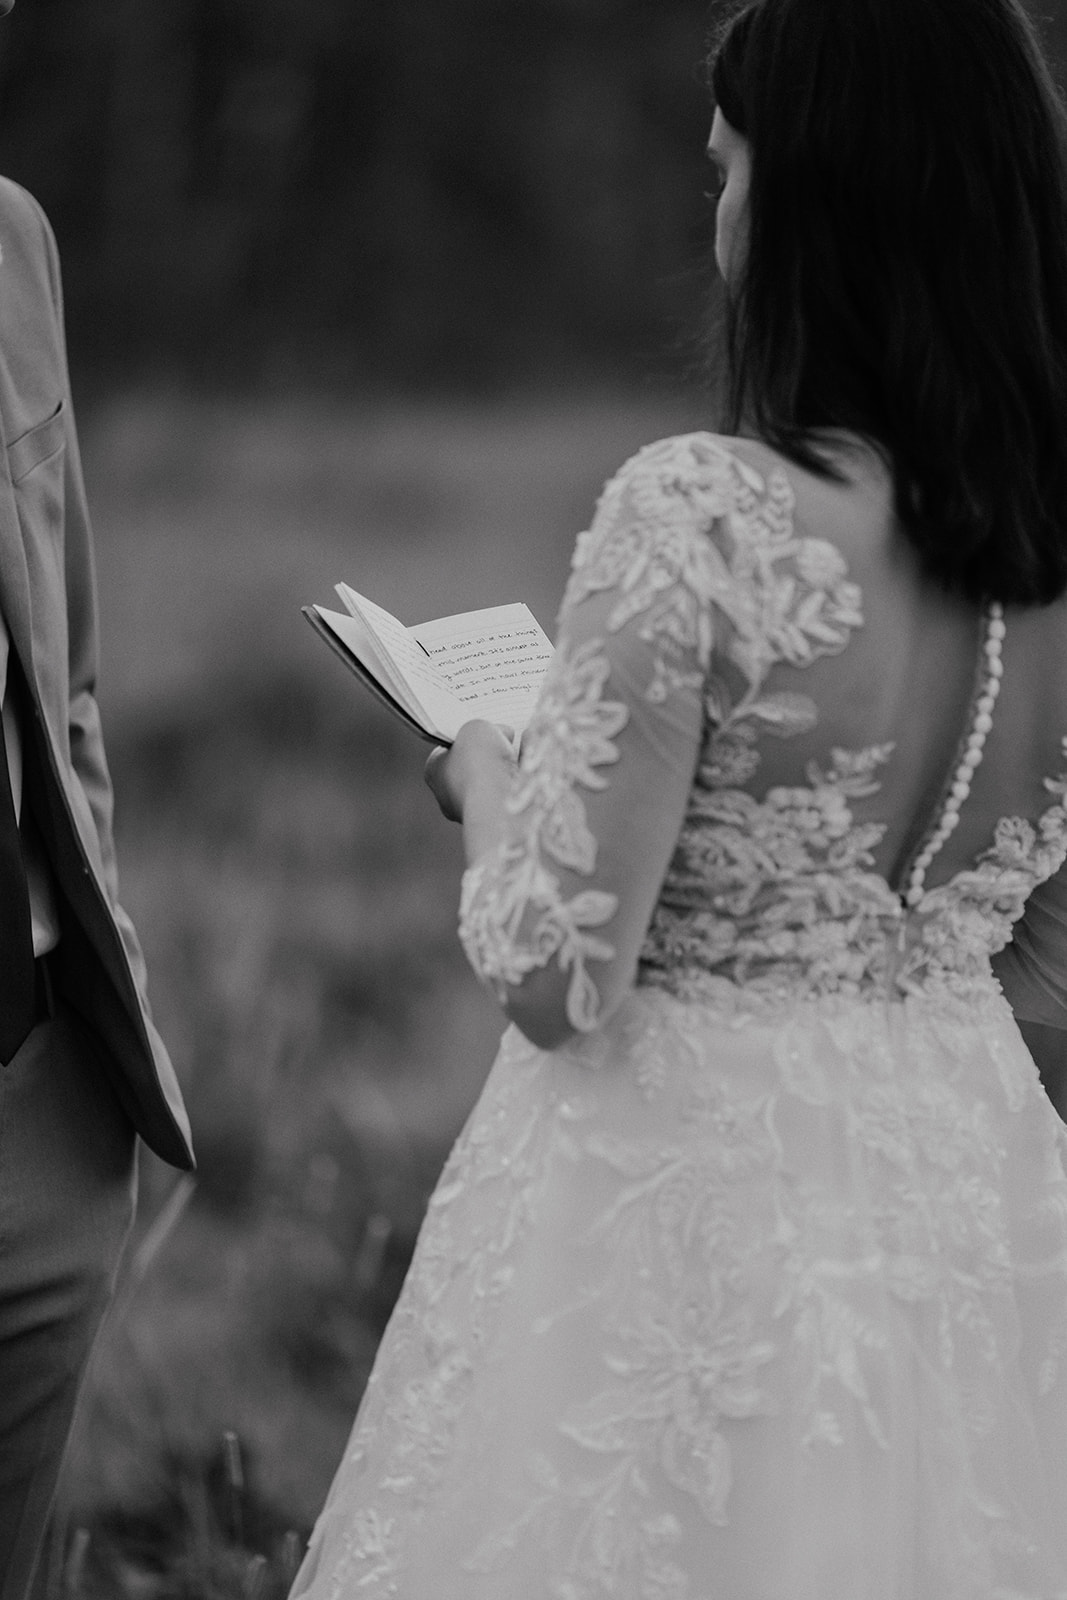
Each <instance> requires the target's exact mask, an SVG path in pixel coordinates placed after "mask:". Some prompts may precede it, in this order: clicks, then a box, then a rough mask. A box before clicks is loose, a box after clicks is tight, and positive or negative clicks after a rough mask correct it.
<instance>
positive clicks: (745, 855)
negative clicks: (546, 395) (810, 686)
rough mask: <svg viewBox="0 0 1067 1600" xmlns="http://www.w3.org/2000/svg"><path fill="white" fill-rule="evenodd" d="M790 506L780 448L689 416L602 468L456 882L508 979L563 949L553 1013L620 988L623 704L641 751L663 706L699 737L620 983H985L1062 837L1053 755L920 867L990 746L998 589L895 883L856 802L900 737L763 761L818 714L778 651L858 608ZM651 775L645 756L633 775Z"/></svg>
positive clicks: (738, 1000) (694, 990)
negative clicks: (613, 794) (951, 746)
mask: <svg viewBox="0 0 1067 1600" xmlns="http://www.w3.org/2000/svg"><path fill="white" fill-rule="evenodd" d="M793 509H794V502H793V494H792V491H791V488H790V485H789V482H788V480H787V478H786V477H785V475H784V473H781V472H777V471H776V472H774V473H772V474H771V475H769V476H768V478H767V479H766V480H764V478H763V477H762V476H761V475H760V474H759V473H758V472H757V471H755V470H754V469H753V468H752V467H751V466H750V465H748V464H747V463H746V462H744V461H742V460H741V459H740V458H739V457H738V456H737V455H736V454H735V453H733V452H732V451H730V450H729V449H727V448H726V447H725V446H724V445H723V443H721V442H720V441H719V440H717V439H715V438H714V437H712V436H710V435H706V434H696V435H690V436H687V437H683V438H677V439H670V440H666V441H664V442H661V443H659V444H655V445H651V446H649V447H648V448H647V449H645V450H643V451H641V452H640V453H639V454H638V455H637V456H636V457H635V458H634V459H633V460H632V461H631V462H629V463H628V464H627V466H626V467H624V468H623V469H622V471H621V472H620V473H619V474H618V476H617V477H616V478H615V479H614V480H613V481H612V482H611V483H610V484H609V485H608V487H607V489H606V491H605V493H604V495H603V497H602V499H601V502H600V505H599V507H598V511H597V515H596V518H595V520H594V523H593V526H592V528H591V530H590V532H589V533H587V534H585V535H583V536H582V538H581V539H580V541H579V544H578V548H577V552H576V555H575V561H574V568H573V572H572V576H571V580H570V584H569V586H568V590H567V594H566V597H565V600H564V606H563V612H562V616H561V638H560V647H559V651H558V654H557V657H556V660H555V662H554V664H553V666H552V668H551V670H550V674H549V678H548V681H547V682H546V686H545V690H544V693H543V696H542V700H541V704H540V708H539V711H538V713H537V715H536V716H535V719H534V721H533V723H532V724H531V727H530V729H529V731H528V734H527V737H526V741H525V745H524V749H523V754H522V759H521V762H520V767H519V771H518V773H517V775H516V780H515V784H514V788H513V791H512V794H511V797H510V801H509V807H508V809H509V813H510V817H511V818H512V819H513V820H512V825H511V831H510V833H509V837H508V839H507V840H506V842H505V843H504V845H502V846H501V847H500V849H499V850H498V851H497V852H495V853H494V854H493V855H491V856H490V857H488V858H486V859H484V860H483V861H481V862H479V863H478V864H477V865H476V866H475V867H474V868H473V869H472V870H471V871H470V873H469V874H468V876H467V879H466V882H465V885H464V894H463V902H462V909H461V935H462V938H463V940H464V944H465V947H466V949H467V951H468V954H469V955H470V958H471V960H472V962H473V964H474V966H475V968H476V969H477V970H478V971H479V973H480V974H481V975H482V976H483V977H484V978H485V979H486V980H488V981H489V982H490V983H492V984H493V985H494V986H495V987H496V988H497V990H498V992H499V994H500V995H501V998H504V999H506V996H507V993H508V989H509V986H512V985H516V984H519V983H521V982H522V980H523V978H524V977H525V976H526V975H527V974H528V973H530V972H531V971H534V970H536V969H539V968H543V967H546V966H548V965H550V964H556V965H558V968H559V969H560V970H561V971H562V972H565V973H566V975H567V992H566V1010H567V1017H568V1020H569V1023H570V1025H571V1026H572V1027H574V1028H575V1029H578V1030H588V1029H590V1028H592V1027H594V1026H595V1025H596V1024H597V1023H598V1021H599V1020H600V1019H601V1017H602V1016H603V1014H604V1009H603V1007H604V998H605V996H604V993H603V992H602V991H603V990H607V992H608V993H609V995H610V996H611V998H612V1000H613V999H614V998H615V997H616V996H617V994H618V993H619V992H620V988H619V983H618V981H617V980H618V974H617V973H615V974H613V973H612V970H611V969H612V966H613V964H614V965H615V966H616V967H618V966H619V964H620V961H621V962H622V964H623V965H624V966H625V965H626V964H627V963H628V962H632V959H633V958H632V955H631V956H627V955H625V954H623V955H622V956H620V941H619V940H618V939H616V938H613V936H612V935H613V930H614V929H615V928H616V926H617V924H618V921H619V918H620V907H621V903H622V902H624V901H625V899H626V897H627V895H628V893H629V894H630V897H631V899H632V898H634V895H633V893H632V892H631V885H630V883H629V881H628V876H627V871H626V866H625V864H623V865H622V867H621V868H620V867H619V865H618V863H617V861H616V863H615V865H614V867H611V866H608V867H605V864H604V862H603V859H602V858H603V854H604V851H605V848H608V849H611V848H612V847H613V841H612V838H611V830H612V826H613V823H612V815H613V814H612V812H611V809H610V807H607V806H605V804H604V802H603V798H602V797H603V795H604V792H605V790H607V789H608V788H609V787H610V786H611V785H613V784H615V783H618V782H623V781H624V780H623V777H622V775H621V772H620V770H619V763H620V759H621V755H622V753H623V747H624V745H625V741H626V739H627V738H628V737H630V731H631V729H632V728H633V724H634V721H635V718H636V717H637V716H640V718H641V721H642V735H641V736H642V738H643V740H644V743H645V745H646V746H651V747H652V750H653V756H654V754H655V741H656V737H657V733H656V729H655V727H654V726H653V727H652V731H651V732H649V731H648V729H649V726H650V725H654V724H655V721H656V719H657V717H658V718H659V720H660V721H661V722H662V724H663V727H664V728H667V729H669V730H670V732H671V734H672V735H673V734H675V733H676V732H677V729H678V727H679V725H680V724H682V723H686V728H687V732H688V735H689V737H690V738H691V739H692V741H693V752H694V755H695V767H694V769H693V775H692V779H691V783H690V785H689V790H688V794H687V796H686V799H685V804H684V811H683V813H682V815H681V817H680V826H679V827H678V828H677V830H676V844H675V847H674V848H673V851H672V852H671V853H670V856H669V860H668V861H667V862H666V863H665V868H666V870H665V872H664V873H663V874H662V877H661V881H660V883H659V884H658V885H657V892H656V895H655V901H654V904H653V905H652V906H651V907H650V914H649V915H648V916H647V918H646V920H645V924H644V928H643V935H644V936H643V938H642V939H641V940H640V944H639V949H638V950H637V969H636V981H637V982H638V984H641V985H654V986H657V987H659V988H663V989H667V990H669V991H670V992H672V993H674V994H675V995H678V996H682V997H687V996H688V997H699V998H701V999H702V1000H704V1001H714V1002H716V1003H717V1004H721V1005H722V1006H723V1007H724V1008H725V1009H727V1010H730V1011H736V1010H741V1011H743V1012H750V1011H753V1010H764V1009H766V1008H767V1007H774V1006H778V1005H780V1004H782V1003H787V1002H790V1001H793V1000H797V999H816V998H823V997H828V996H844V997H850V996H875V997H893V996H897V997H900V996H904V995H907V994H916V993H931V992H936V993H937V994H939V995H949V994H950V995H953V996H956V997H957V998H959V999H962V1000H964V1001H966V1000H968V999H971V998H974V996H975V995H976V994H977V992H979V991H982V992H990V991H992V990H993V989H995V983H994V980H993V978H992V974H991V969H990V956H991V955H992V954H993V953H994V952H996V951H997V950H999V949H1001V948H1002V947H1003V946H1004V945H1005V943H1006V942H1007V940H1008V939H1009V938H1010V935H1011V929H1012V925H1013V923H1014V922H1015V921H1016V919H1017V918H1018V917H1019V916H1020V914H1021V913H1022V910H1023V905H1024V903H1025V901H1026V899H1027V897H1028V896H1029V894H1030V893H1031V891H1032V890H1033V888H1034V886H1035V885H1036V884H1038V883H1040V882H1042V881H1043V880H1044V879H1046V878H1048V877H1050V876H1051V875H1052V874H1053V873H1055V872H1056V871H1057V869H1058V868H1059V867H1060V865H1061V863H1062V862H1063V860H1064V857H1065V855H1067V812H1065V810H1064V804H1063V802H1064V796H1065V793H1067V781H1065V778H1064V777H1062V776H1058V777H1050V778H1049V779H1048V780H1047V783H1046V787H1047V790H1048V795H1049V803H1048V805H1047V808H1046V809H1045V810H1044V812H1043V814H1041V815H1039V816H1037V817H1035V818H1033V819H1027V818H1025V817H1017V816H1012V817H1006V818H1003V819H1002V820H1001V821H1000V822H999V823H998V824H997V826H996V828H995V830H994V832H993V836H992V838H991V839H990V840H989V843H988V847H987V848H986V849H985V850H984V851H983V852H982V854H981V855H980V857H979V858H978V859H977V860H975V861H974V863H973V864H972V865H971V866H970V867H969V868H968V869H967V870H965V871H962V872H958V873H957V874H956V875H955V876H954V877H952V878H951V879H950V881H948V882H946V883H943V884H940V885H938V886H936V887H934V888H929V889H928V888H926V887H925V875H926V872H927V870H928V868H929V867H930V865H931V862H932V861H933V860H934V859H935V857H936V855H937V852H938V851H939V849H940V848H941V846H942V845H943V844H944V843H945V841H946V840H947V838H948V837H949V835H950V833H951V831H952V829H953V827H954V825H955V823H956V821H957V820H958V818H959V814H960V809H961V807H962V805H963V804H964V802H965V800H966V797H967V794H968V791H969V788H970V783H971V779H972V777H973V775H974V773H975V771H976V769H977V767H978V765H979V763H980V762H981V759H982V750H983V746H984V743H985V739H986V735H987V734H988V731H989V729H990V727H991V725H992V712H993V707H994V703H995V700H996V693H997V690H998V688H999V683H1000V677H1001V671H1002V668H1001V661H1000V647H1001V641H1002V639H1003V637H1004V633H1005V624H1004V621H1003V617H1002V614H1001V612H1000V610H999V608H996V607H994V608H992V610H991V612H990V613H989V615H988V617H987V619H986V630H985V638H984V643H983V657H982V664H983V671H982V676H981V681H980V683H979V688H978V691H977V693H976V696H975V699H974V702H973V704H972V708H971V719H970V722H969V724H968V726H967V728H966V729H965V737H964V741H963V745H962V748H961V751H960V754H959V758H958V761H957V763H956V765H955V766H954V768H953V771H952V776H951V780H950V783H949V786H948V788H947V791H946V793H945V795H944V797H943V801H942V805H941V808H940V810H939V812H938V814H937V815H935V816H934V817H933V818H932V819H931V826H930V828H929V830H928V832H927V835H926V839H925V843H924V845H923V848H922V849H921V850H920V851H919V852H918V854H917V855H915V856H914V857H913V859H912V861H911V863H910V870H909V871H908V872H907V873H906V874H905V878H904V881H903V892H898V891H897V890H896V889H895V888H894V887H892V886H891V885H890V884H889V883H888V882H887V881H886V879H885V878H884V877H883V876H880V875H879V874H878V873H877V872H876V871H875V870H873V861H874V855H873V852H874V850H875V848H876V846H877V844H878V842H879V840H880V839H881V837H882V835H883V832H884V828H885V824H884V822H883V821H879V820H877V817H876V814H875V816H870V815H869V813H870V809H871V808H870V806H869V805H868V806H867V807H866V808H865V810H866V812H867V813H868V815H865V814H862V812H863V810H864V808H863V802H865V801H869V800H870V799H871V797H876V796H877V793H878V790H879V785H880V777H881V774H882V772H883V770H884V768H885V766H886V764H887V763H888V762H889V761H891V760H892V759H893V754H894V747H893V745H892V744H883V745H873V746H869V747H867V748H862V749H847V750H846V749H830V750H828V751H827V752H826V754H825V757H824V758H823V759H819V760H815V759H813V760H811V761H810V762H809V763H808V765H807V769H806V775H805V781H804V782H803V783H802V784H797V785H793V786H789V787H785V786H773V787H769V788H762V789H761V786H760V769H761V761H762V753H761V752H762V748H763V746H764V743H765V741H766V740H767V739H768V738H772V737H773V738H779V739H781V738H789V737H790V736H793V735H797V734H801V733H809V732H810V731H811V730H812V729H813V728H815V727H816V725H817V723H818V710H817V707H816V704H815V701H814V700H813V699H812V698H811V697H809V696H808V695H806V694H803V693H800V692H797V690H796V689H795V688H791V689H782V688H779V687H778V686H777V685H776V669H777V668H779V667H780V666H782V665H786V666H788V667H791V668H806V667H808V666H810V665H811V664H812V663H814V662H815V661H817V660H818V659H819V658H820V657H822V656H826V655H830V654H837V653H839V652H842V651H844V650H846V648H847V647H848V644H849V641H850V638H851V637H852V635H853V632H854V630H856V629H858V628H860V627H861V626H862V625H863V601H862V596H861V593H860V590H859V588H858V587H857V585H856V584H855V583H853V582H851V581H850V579H849V575H848V572H847V570H846V565H845V562H844V560H843V558H842V556H841V555H840V553H839V551H838V550H837V549H836V548H835V546H834V545H833V544H831V543H830V542H829V541H827V540H825V539H822V538H819V537H814V536H811V535H808V534H805V533H801V532H799V531H798V530H797V529H796V527H795V526H794V517H793ZM694 704H698V705H699V722H698V723H697V722H694V720H693V718H692V710H693V707H694ZM687 714H688V722H687V721H686V719H687ZM670 753H671V754H673V755H674V756H675V757H677V749H676V747H675V748H672V750H671V752H670ZM683 757H684V751H683ZM690 760H691V761H692V760H693V756H692V755H691V756H690ZM1065 765H1067V762H1065ZM613 769H615V770H613ZM631 781H632V779H631ZM655 781H656V772H655V766H654V763H653V765H652V767H651V768H650V770H649V772H648V773H647V774H646V778H645V782H646V783H647V784H648V785H649V790H648V792H649V793H650V794H651V785H652V784H654V783H655ZM633 803H634V804H636V805H638V806H639V805H640V804H641V799H640V797H639V796H634V797H633ZM618 805H619V802H618V800H617V799H616V806H618ZM594 811H598V812H599V813H600V814H601V816H602V817H603V818H604V821H603V822H602V823H601V824H600V826H598V824H597V821H594V820H591V817H592V813H593V812H594ZM637 843H638V846H640V843H641V841H640V839H638V841H637ZM627 845H629V847H630V848H634V841H633V839H632V838H630V839H627V840H623V841H615V842H614V854H615V856H616V857H617V856H618V855H619V854H620V853H621V852H622V850H623V849H625V848H626V847H627ZM637 898H638V899H639V898H640V896H639V893H638V895H637ZM622 910H623V911H625V906H624V905H622ZM630 933H631V938H632V930H630ZM625 938H626V930H625V929H624V930H623V943H625ZM598 974H606V975H607V982H606V983H604V982H602V981H601V980H600V979H599V978H598ZM613 979H614V983H613Z"/></svg>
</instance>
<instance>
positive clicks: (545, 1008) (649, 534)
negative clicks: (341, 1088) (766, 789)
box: [460, 441, 730, 1043]
mask: <svg viewBox="0 0 1067 1600" xmlns="http://www.w3.org/2000/svg"><path fill="white" fill-rule="evenodd" d="M672 449H673V450H674V451H675V453H676V454H677V451H678V449H679V444H678V442H671V441H667V442H666V443H665V444H663V445H656V446H650V447H649V448H648V449H647V450H644V451H642V452H641V453H640V455H638V456H637V457H635V458H634V460H633V461H631V462H630V463H628V464H627V466H626V467H624V468H623V470H622V471H621V473H620V474H619V475H618V476H617V477H616V478H615V479H614V480H613V481H612V482H611V483H610V484H609V485H608V487H607V489H606V490H605V493H604V495H603V497H602V499H601V502H600V505H599V507H598V510H597V515H596V517H595V519H594V522H593V525H592V527H591V529H590V531H589V532H588V533H587V534H584V535H582V537H581V539H580V540H579V544H578V548H577V551H576V555H575V562H574V568H573V572H572V576H571V580H570V583H569V585H568V589H567V594H566V596H565V599H564V603H563V608H562V612H561V616H560V627H559V637H558V646H557V652H556V656H555V659H554V661H553V663H552V665H551V666H550V668H549V672H548V675H547V677H546V681H545V684H544V687H543V690H542V694H541V697H540V701H539V704H538V706H537V709H536V711H535V714H534V717H533V720H532V721H531V724H530V726H529V728H528V730H527V732H526V735H525V738H524V741H523V748H522V753H521V757H520V760H519V764H518V768H517V771H516V773H515V776H514V779H513V783H512V787H511V792H510V795H509V798H508V801H507V808H506V810H507V823H506V834H505V837H504V839H503V841H502V842H501V843H500V844H499V845H498V846H497V847H496V848H495V849H494V850H492V851H491V852H490V853H489V854H487V855H486V856H484V857H482V859H480V860H479V861H477V862H476V863H475V864H474V865H473V866H472V867H471V868H470V869H469V871H468V872H467V874H466V877H465V879H464V886H463V895H462V902H461V915H460V934H461V938H462V940H463V944H464V947H465V949H466V951H467V954H468V956H469V958H470V960H471V962H472V964H473V965H474V967H475V970H476V971H477V972H478V973H479V975H480V976H481V977H482V978H483V979H484V980H485V981H486V982H488V983H489V984H491V985H492V987H493V988H494V990H495V991H496V993H497V995H498V997H499V999H500V1000H501V1003H502V1004H503V1005H504V1007H505V1009H506V1010H507V1011H508V1013H509V1015H511V1017H512V1018H513V1020H515V1021H516V1022H517V1023H518V1025H519V1027H520V1028H522V1029H523V1031H524V1032H528V1034H529V1036H530V1037H531V1038H533V1039H534V1040H535V1042H537V1043H545V1042H548V1043H557V1042H560V1041H561V1040H562V1039H563V1038H565V1037H566V1036H567V1035H568V1034H569V1033H571V1032H574V1031H586V1030H589V1029H592V1028H594V1027H596V1026H597V1025H598V1023H600V1022H602V1021H603V1020H605V1019H606V1018H607V1016H608V1015H609V1014H610V1012H611V1011H612V1010H613V1008H614V1007H615V1006H616V1005H617V1004H618V1002H619V1000H620V999H621V998H622V996H623V994H624V993H625V991H626V989H627V987H628V986H629V985H630V984H631V982H632V980H633V976H634V972H635V969H636V965H637V959H638V954H639V951H640V948H641V944H642V941H643V938H644V935H645V931H646V929H647V926H648V923H649V919H650V917H651V915H652V911H653V909H654V906H655V903H656V899H657V896H658V893H659V890H660V886H661V884H662V881H663V878H664V875H665V873H666V870H667V867H668V864H669V862H670V858H671V855H672V852H673V849H674V846H675V843H676V841H677V837H678V834H679V831H680V828H681V825H682V821H683V818H684V815H685V809H686V803H687V799H688V796H689V792H690V788H691V783H692V778H693V772H694V768H695V765H696V762H697V758H698V754H699V749H700V744H701V734H702V725H703V716H704V696H703V686H704V679H705V674H706V671H707V667H708V663H709V660H710V657H711V653H712V650H713V647H714V645H715V642H716V640H715V630H716V628H718V629H719V630H720V631H721V630H722V629H723V628H725V627H728V622H727V620H726V618H725V617H724V616H723V615H722V614H721V613H719V612H718V611H717V610H716V607H715V605H714V601H715V598H716V596H717V595H719V594H722V593H725V592H727V591H728V590H729V589H730V584H729V580H728V575H727V574H726V572H725V568H724V565H723V561H722V557H721V555H720V554H719V551H718V549H717V547H716V544H715V540H714V537H713V533H714V526H715V519H716V516H717V515H719V514H721V512H722V511H723V509H724V508H725V506H726V504H727V503H728V500H727V496H726V494H725V491H724V489H723V486H722V482H721V474H722V452H721V451H713V452H710V453H709V456H708V459H707V461H706V463H705V464H704V470H703V471H697V472H695V473H694V472H692V471H691V470H687V471H683V470H680V469H679V464H678V463H677V462H675V461H673V459H672V457H671V454H670V452H671V450H672ZM685 465H686V467H687V468H691V467H692V461H691V460H687V462H686V463H685ZM709 529H710V530H712V534H711V535H709Z"/></svg>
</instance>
